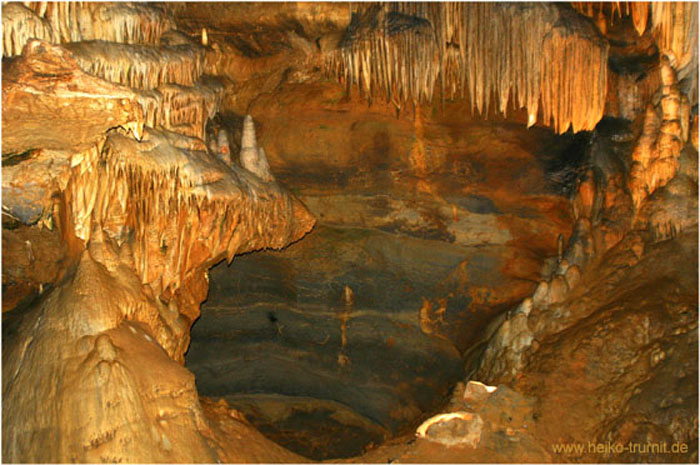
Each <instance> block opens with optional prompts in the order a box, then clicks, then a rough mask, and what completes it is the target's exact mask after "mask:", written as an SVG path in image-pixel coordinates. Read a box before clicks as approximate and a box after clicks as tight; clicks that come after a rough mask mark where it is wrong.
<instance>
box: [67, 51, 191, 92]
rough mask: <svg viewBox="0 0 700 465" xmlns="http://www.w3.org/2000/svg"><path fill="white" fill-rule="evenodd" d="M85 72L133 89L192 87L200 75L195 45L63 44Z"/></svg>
mask: <svg viewBox="0 0 700 465" xmlns="http://www.w3.org/2000/svg"><path fill="white" fill-rule="evenodd" d="M64 47H65V48H67V49H68V50H69V51H70V52H71V53H72V54H73V55H74V56H75V58H76V61H77V62H78V65H79V66H80V67H81V68H82V69H83V71H85V72H86V73H89V74H92V75H93V76H97V77H100V78H102V79H105V80H107V81H111V82H114V83H117V84H122V85H125V86H129V87H131V88H135V89H153V88H156V87H158V86H160V85H163V84H180V85H183V86H192V85H194V84H195V82H196V81H197V80H198V79H199V77H200V76H201V75H202V66H203V59H204V55H203V51H202V49H201V48H200V47H198V46H191V45H178V46H173V47H161V46H150V45H130V44H118V43H113V42H102V41H88V42H77V43H71V44H66V45H65V46H64Z"/></svg>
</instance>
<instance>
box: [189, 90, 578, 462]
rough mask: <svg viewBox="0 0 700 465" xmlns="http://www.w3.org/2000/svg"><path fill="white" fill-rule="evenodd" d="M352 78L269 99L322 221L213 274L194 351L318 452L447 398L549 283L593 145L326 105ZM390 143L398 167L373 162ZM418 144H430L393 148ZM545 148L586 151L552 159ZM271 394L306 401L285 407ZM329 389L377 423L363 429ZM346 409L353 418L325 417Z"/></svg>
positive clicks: (285, 176)
mask: <svg viewBox="0 0 700 465" xmlns="http://www.w3.org/2000/svg"><path fill="white" fill-rule="evenodd" d="M313 89H322V90H323V92H322V93H321V94H319V95H316V96H315V97H313V98H314V99H315V100H316V103H314V102H312V101H310V100H309V99H308V98H307V99H302V98H299V97H298V96H300V95H311V94H310V92H311V91H312V90H313ZM336 91H337V88H336V87H335V85H322V86H319V85H317V84H314V85H297V86H292V87H291V88H289V89H287V88H285V89H282V90H281V91H279V94H278V95H276V96H275V97H274V98H273V97H270V98H269V101H268V100H267V97H266V100H265V103H262V102H260V103H256V105H257V104H259V105H263V106H265V108H266V111H265V113H264V115H263V117H261V118H260V119H259V121H260V124H259V126H258V127H259V131H258V133H259V140H260V141H261V144H266V147H267V148H268V152H269V157H270V164H271V167H272V170H273V171H274V172H275V175H276V177H277V178H278V179H280V180H281V182H284V183H285V184H286V185H287V186H289V187H290V189H291V190H292V191H293V192H295V194H296V195H297V196H299V198H300V199H302V200H303V201H304V202H305V204H306V205H307V207H308V208H309V209H310V211H312V212H313V213H314V214H315V216H316V217H317V218H318V219H319V224H318V225H317V226H316V228H315V229H314V230H313V231H312V232H311V233H310V234H309V235H308V236H307V237H306V238H305V239H304V240H303V241H300V242H299V243H296V244H293V245H291V246H289V247H287V248H286V249H285V250H283V251H281V252H263V253H256V254H252V255H244V256H240V257H238V258H236V259H235V260H234V263H233V264H232V265H231V266H227V265H226V264H220V265H218V266H217V267H215V268H213V269H212V270H211V272H210V291H209V295H208V298H207V301H206V303H205V304H204V305H203V307H202V312H203V313H202V317H201V318H200V320H199V321H198V322H197V323H196V324H195V325H194V326H193V330H192V343H191V346H190V349H189V352H188V354H187V358H186V360H187V361H186V364H187V367H188V368H189V369H191V370H192V371H193V372H194V373H195V376H196V379H197V386H198V389H199V390H200V392H202V393H203V394H204V395H207V396H211V397H223V398H226V400H227V401H228V402H229V403H230V404H231V405H232V406H234V407H235V408H238V409H240V410H242V411H244V412H245V413H246V415H247V417H248V418H249V420H250V421H251V422H252V423H254V424H256V425H258V426H259V427H260V428H261V431H263V432H264V433H266V434H267V435H268V437H270V438H272V439H274V440H276V441H278V442H279V443H281V444H283V445H285V446H286V447H289V448H290V449H292V450H293V451H295V452H297V453H299V454H301V455H304V456H307V457H311V458H317V459H330V458H338V457H350V456H356V455H358V454H359V453H361V452H362V451H364V450H365V449H366V448H368V447H369V446H371V445H372V444H374V445H376V444H378V443H380V442H382V441H383V440H385V439H386V438H388V437H391V436H395V435H400V434H402V433H404V432H406V431H408V430H412V429H413V428H415V427H416V426H417V425H418V424H419V423H420V422H421V421H422V420H424V419H425V418H426V417H427V416H429V415H430V414H431V412H435V411H437V409H439V408H440V407H441V406H442V405H444V404H445V402H447V400H448V398H449V393H450V390H451V389H452V387H453V386H454V384H455V382H456V381H457V380H458V379H459V378H460V377H462V376H463V367H462V353H463V352H464V351H466V350H472V349H473V348H474V347H475V346H476V345H478V344H480V343H482V342H483V338H484V337H485V334H487V331H486V326H487V323H488V322H489V321H491V319H492V318H493V317H494V316H495V315H498V314H499V313H500V312H502V311H503V310H504V309H506V308H507V307H508V306H509V305H513V304H515V303H517V302H518V301H519V300H520V299H522V298H523V297H524V296H526V295H528V293H531V292H532V291H533V290H534V288H535V286H536V284H537V282H538V280H539V279H540V278H541V271H542V269H543V265H544V262H545V260H546V259H547V258H548V257H550V256H552V255H553V254H556V250H557V238H558V236H559V235H560V234H564V235H567V234H568V231H569V228H570V221H571V219H570V218H571V217H570V216H569V209H568V200H567V198H566V195H567V191H566V189H567V188H568V187H567V186H568V185H569V184H570V182H571V179H573V178H574V177H575V175H576V174H575V173H576V170H577V169H578V164H579V163H581V161H582V153H583V152H582V148H583V147H585V146H586V140H587V138H586V136H585V135H582V136H577V137H571V136H564V137H561V138H557V137H555V136H552V135H551V133H549V132H547V131H536V130H531V131H533V132H527V131H525V130H523V128H517V127H515V126H511V125H508V124H503V125H501V126H498V127H496V128H494V127H493V126H488V127H487V126H486V125H483V124H481V123H480V122H476V121H475V122H472V123H471V124H468V125H466V129H464V131H463V132H456V131H455V130H454V128H452V127H450V126H447V125H445V124H444V121H443V120H441V119H440V118H441V117H438V116H421V115H420V113H418V114H416V115H415V116H414V115H410V116H407V117H404V118H402V119H401V120H399V121H396V120H395V119H394V118H395V117H394V116H393V115H391V114H390V113H388V112H387V113H385V112H384V111H385V109H384V107H380V108H379V110H377V111H375V112H372V113H370V114H369V115H368V114H366V112H365V110H364V109H362V108H360V107H359V106H358V102H356V101H351V102H346V103H344V104H341V106H344V107H345V108H346V109H347V111H343V112H338V111H337V110H325V109H324V108H323V107H324V104H323V103H318V102H319V101H320V102H323V101H325V99H326V98H327V94H328V93H332V92H336ZM275 102H277V103H275ZM279 102H283V103H284V104H285V105H292V106H295V105H298V106H300V107H301V106H304V109H303V110H302V109H301V108H299V111H298V112H297V116H296V117H295V127H296V128H297V130H298V131H295V132H289V131H286V130H284V129H283V128H284V127H286V126H285V125H286V124H288V120H287V118H288V116H287V115H288V114H289V113H288V111H289V110H288V108H285V107H283V106H282V104H281V103H279ZM319 107H320V109H319ZM283 108H284V110H283ZM452 111H456V110H455V109H453V110H452ZM392 119H393V121H392ZM412 120H413V121H412ZM238 121H239V124H240V120H238ZM318 121H325V123H322V124H319V123H318ZM324 124H328V126H327V127H324V126H323V125H324ZM417 124H418V125H423V126H424V127H425V132H422V130H417V129H416V125H417ZM331 127H332V129H330V128H331ZM382 131H384V132H383V134H384V136H383V137H384V139H381V138H380V139H378V137H380V135H379V134H382ZM386 131H388V133H387V132H386ZM232 132H233V131H232ZM496 133H497V134H499V135H500V136H501V137H500V138H498V139H497V140H498V143H496V144H494V143H491V142H490V141H492V140H493V139H492V137H493V135H494V134H496ZM271 134H275V137H274V138H271V137H270V135H271ZM300 135H302V136H303V137H300ZM337 138H345V139H346V140H344V142H343V143H342V144H340V143H339V144H337V145H334V147H335V149H334V150H333V151H331V152H328V155H326V156H325V163H327V166H328V170H327V172H325V173H321V172H318V171H317V170H318V165H317V164H316V163H315V159H314V156H315V155H313V152H309V150H318V147H325V146H331V145H333V144H334V141H335V140H336V139H337ZM309 139H313V140H315V141H316V144H314V146H313V147H308V144H306V143H305V142H306V141H308V140H309ZM377 140H386V141H387V143H386V150H387V153H386V162H385V161H382V160H381V159H379V158H377V157H376V155H375V158H372V159H369V160H367V159H364V160H363V159H359V160H357V159H356V158H357V157H358V154H360V155H359V156H361V154H362V153H365V152H366V153H373V149H372V148H371V144H374V143H376V141H377ZM523 140H526V141H527V142H526V143H524V144H523ZM367 141H369V144H370V147H367V148H366V149H362V148H361V147H363V144H366V143H367ZM372 141H374V142H372ZM416 141H419V142H420V144H423V145H422V147H423V148H422V149H421V150H422V152H421V153H422V155H421V154H420V153H417V154H416V153H414V155H412V156H410V157H409V158H408V159H406V157H403V158H399V160H396V159H393V161H391V160H392V158H391V157H392V156H393V155H394V154H398V153H402V152H403V151H404V150H405V151H407V152H410V151H411V150H414V149H415V147H416V144H417V143H418V142H416ZM302 144H303V145H302ZM470 144H471V145H470ZM542 144H550V145H551V146H552V147H553V148H554V150H559V151H561V152H562V153H567V154H568V155H569V157H570V159H569V160H568V161H566V162H562V161H560V160H558V159H557V158H556V157H554V156H553V155H551V154H549V155H548V154H546V153H545V152H544V151H542V150H541V147H542ZM358 150H360V151H359V152H358ZM415 150H417V149H415ZM415 150H414V151H415ZM302 154H303V155H302ZM319 156H320V154H319ZM397 156H398V155H397ZM282 157H284V159H282ZM420 157H424V159H423V161H420V160H419V158H420ZM421 163H427V164H428V166H429V168H428V167H426V166H423V165H421ZM421 166H423V167H422V168H421ZM290 167H293V168H290ZM455 167H461V168H462V169H461V171H460V170H455ZM335 173H337V174H340V173H343V174H342V176H340V177H335V176H334V174H335ZM497 173H498V174H497ZM272 395H282V396H285V397H286V398H288V399H289V400H288V402H295V403H296V405H298V412H297V413H295V414H294V415H291V414H289V415H282V416H279V415H278V416H274V415H270V414H269V405H270V400H269V399H270V396H272ZM294 399H297V400H296V401H295V400H294ZM328 401H333V402H337V403H340V404H342V405H343V406H344V408H347V409H349V410H350V411H352V412H353V415H355V416H358V417H360V418H363V422H361V423H360V425H361V424H369V425H371V427H369V426H367V427H364V428H365V429H364V431H362V432H361V434H360V433H358V432H357V431H358V428H359V427H358V426H357V422H356V421H355V422H348V421H347V420H346V419H343V418H344V416H343V415H341V414H340V413H338V412H340V411H341V410H340V409H339V408H336V407H332V405H333V404H332V403H330V402H328ZM329 409H330V411H334V412H336V413H335V414H333V417H336V418H339V420H334V421H337V422H338V425H339V426H337V425H335V424H334V426H333V427H330V426H329V423H328V420H325V419H324V418H327V417H328V413H327V412H328V411H329ZM313 416H315V417H316V418H317V420H318V421H319V424H318V425H317V426H313V421H314V420H313V418H312V417H313ZM292 424H296V428H297V432H296V433H292V432H289V430H290V429H291V425H292ZM324 425H325V426H324ZM304 431H306V432H304ZM312 431H313V433H312ZM342 431H344V432H345V434H347V435H348V439H347V440H345V441H340V439H339V437H341V434H340V432H342ZM377 431H381V432H382V434H381V435H380V434H378V432H377ZM358 435H360V436H361V439H356V438H357V437H358ZM324 442H325V443H326V444H328V445H329V446H328V447H327V448H325V449H323V448H321V447H320V446H318V444H320V443H324ZM336 442H338V446H337V447H336V446H335V445H334V444H336ZM331 445H333V446H331ZM343 447H344V449H343ZM336 454H337V455H336Z"/></svg>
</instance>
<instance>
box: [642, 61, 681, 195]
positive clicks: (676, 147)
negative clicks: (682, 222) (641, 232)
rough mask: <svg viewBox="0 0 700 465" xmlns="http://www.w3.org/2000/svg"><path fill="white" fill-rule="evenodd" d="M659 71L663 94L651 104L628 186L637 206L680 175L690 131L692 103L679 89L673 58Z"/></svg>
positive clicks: (664, 63) (648, 107)
mask: <svg viewBox="0 0 700 465" xmlns="http://www.w3.org/2000/svg"><path fill="white" fill-rule="evenodd" d="M659 72H660V74H661V83H662V86H661V89H660V93H661V97H660V100H659V103H658V105H657V107H654V106H653V105H652V104H651V103H650V104H649V105H648V106H647V109H646V114H645V116H644V126H643V129H642V133H641V135H640V137H639V140H638V142H637V146H636V147H635V150H634V152H633V153H632V160H633V162H632V166H631V168H630V175H629V180H628V187H629V190H630V193H631V195H632V200H633V201H634V205H635V207H637V208H639V206H640V205H641V203H642V201H643V200H645V199H646V197H647V196H648V195H649V194H652V193H653V192H654V191H655V190H656V189H657V188H659V187H662V186H664V185H666V183H668V182H669V181H670V180H671V179H673V177H674V176H675V175H676V172H677V171H678V167H679V158H680V154H681V150H682V149H683V146H684V144H685V143H686V142H687V140H688V134H689V126H690V103H689V100H688V97H687V96H686V95H685V94H683V93H682V92H680V90H679V87H678V80H677V77H676V70H675V69H674V68H673V67H672V66H671V63H670V60H669V59H667V58H665V59H664V60H663V61H662V63H661V67H660V70H659Z"/></svg>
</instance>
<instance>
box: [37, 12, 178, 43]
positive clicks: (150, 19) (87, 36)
mask: <svg viewBox="0 0 700 465" xmlns="http://www.w3.org/2000/svg"><path fill="white" fill-rule="evenodd" d="M27 3H28V6H29V8H31V9H32V10H34V12H35V13H36V14H38V15H39V16H40V17H42V18H46V20H47V21H48V22H49V24H50V25H51V28H52V30H53V33H54V36H53V42H54V43H62V42H78V41H82V40H105V41H110V42H119V43H125V44H154V45H155V44H158V43H159V42H160V37H161V35H162V34H163V33H164V32H165V31H167V30H168V29H171V28H173V22H172V21H171V19H170V18H169V17H168V16H167V15H166V14H165V13H164V12H163V11H161V10H160V9H158V8H156V7H153V6H151V5H147V4H140V3H131V2H123V3H122V2H113V3H102V2H27Z"/></svg>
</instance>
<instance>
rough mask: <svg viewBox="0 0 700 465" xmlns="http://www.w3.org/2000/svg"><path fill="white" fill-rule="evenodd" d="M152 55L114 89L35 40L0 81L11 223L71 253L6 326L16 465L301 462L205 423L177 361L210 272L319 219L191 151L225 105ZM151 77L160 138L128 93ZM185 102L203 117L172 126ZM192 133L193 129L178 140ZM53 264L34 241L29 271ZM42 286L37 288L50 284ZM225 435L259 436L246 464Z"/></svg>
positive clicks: (225, 423) (9, 446)
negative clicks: (39, 229)
mask: <svg viewBox="0 0 700 465" xmlns="http://www.w3.org/2000/svg"><path fill="white" fill-rule="evenodd" d="M52 8H56V6H55V5H54V6H52ZM80 44H86V46H89V45H90V44H91V43H90V42H87V43H86V42H82V43H78V44H76V45H80ZM116 45H117V44H113V43H105V45H104V47H106V48H107V49H109V48H110V47H115V46H116ZM131 47H146V46H144V45H139V46H137V45H133V46H131ZM69 49H71V50H73V51H74V52H76V51H80V49H79V48H75V47H73V48H70V47H69ZM128 50H132V49H130V48H129V49H128ZM155 50H156V52H155V53H161V55H160V60H163V61H164V62H165V63H166V65H164V67H163V68H162V69H151V68H148V66H149V63H148V62H146V61H139V58H140V57H139V55H129V54H126V55H124V56H122V58H121V60H122V62H121V63H117V64H116V65H115V66H116V67H117V69H124V68H125V67H128V65H129V64H130V63H133V65H135V66H142V67H145V68H144V70H143V75H138V73H136V74H134V73H127V74H126V75H128V76H132V77H131V78H130V79H127V80H125V81H121V80H119V79H116V78H115V80H116V81H117V84H112V83H109V82H107V81H104V80H102V79H99V78H98V77H93V76H90V75H88V74H85V73H84V72H83V71H82V70H81V69H80V67H79V66H80V63H81V62H80V60H81V58H80V55H73V54H71V52H70V51H69V50H68V49H65V48H62V47H59V46H52V45H50V44H48V43H46V42H39V41H29V42H28V44H27V46H26V47H25V49H24V54H23V55H22V56H20V57H18V58H16V59H15V60H14V61H13V62H11V63H10V64H9V65H8V66H6V67H4V72H5V73H4V76H5V78H4V79H3V110H4V111H3V129H5V131H4V132H3V151H4V152H3V153H4V155H3V161H4V162H5V159H6V158H7V160H8V161H11V163H9V164H8V166H6V169H5V170H3V191H4V196H5V197H6V198H8V197H9V200H8V201H7V202H4V206H5V208H4V209H3V210H4V212H5V213H6V214H7V215H9V217H11V218H13V219H14V221H18V222H20V223H26V224H32V223H35V222H37V221H40V222H41V224H42V225H43V226H44V227H47V228H52V229H54V230H57V232H58V235H59V237H61V238H62V240H63V241H64V242H65V244H66V248H65V251H64V255H63V256H59V257H54V258H53V259H52V260H55V261H56V262H58V268H59V271H57V272H56V271H54V272H53V273H57V275H56V277H55V278H53V279H55V281H53V282H51V285H52V287H50V288H49V289H48V290H47V292H46V293H45V294H44V295H43V296H41V297H40V298H39V299H38V301H36V303H35V304H34V305H31V306H30V307H29V308H27V309H26V310H25V311H24V312H23V313H22V317H21V321H18V322H17V325H13V324H12V323H8V325H9V327H10V328H11V329H8V331H11V332H6V334H5V335H6V338H5V341H4V343H3V370H4V373H5V374H6V375H7V376H6V378H5V382H4V383H3V398H4V399H5V402H6V404H5V405H6V406H7V408H5V409H4V411H3V434H4V436H5V437H6V438H7V441H6V442H5V443H4V444H5V446H4V447H3V457H4V458H5V459H6V460H11V461H59V462H69V461H81V462H122V461H142V462H154V461H165V462H194V461H208V462H214V461H217V460H218V461H221V460H225V461H239V460H242V459H243V458H244V457H245V459H246V460H249V459H250V458H251V457H255V456H256V454H259V455H258V460H262V461H270V460H285V459H287V460H296V459H295V456H294V455H293V454H291V453H289V452H287V451H285V450H283V449H282V448H280V447H277V446H275V445H273V444H267V441H266V440H265V439H264V438H263V437H262V436H260V434H259V433H257V432H255V431H254V430H252V428H251V427H250V426H248V425H247V424H246V423H245V422H242V421H241V420H240V419H235V418H234V417H235V415H234V417H231V416H230V415H229V413H230V411H229V409H228V408H225V407H220V408H218V409H216V408H215V409H211V408H210V409H209V410H207V411H206V412H205V411H204V410H203V409H202V406H201V404H200V402H199V398H198V395H197V392H196V390H195V385H194V377H193V375H192V374H191V373H189V372H188V371H187V370H186V369H184V368H183V367H182V366H181V363H182V361H183V356H184V353H185V351H186V350H187V347H188V345H189V328H190V326H191V324H192V322H193V321H194V320H195V319H196V318H197V317H198V315H199V305H200V303H201V302H202V301H203V300H204V299H205V298H206V293H207V288H208V279H207V269H208V268H209V267H210V266H212V265H213V264H215V263H216V262H218V261H221V260H222V259H224V258H228V260H229V261H230V260H231V259H232V258H233V256H234V255H235V254H237V253H243V252H245V251H251V250H256V249H261V248H267V247H271V248H280V247H283V246H284V245H286V244H287V243H289V242H293V241H295V240H297V239H299V238H300V237H302V236H303V235H304V234H305V233H306V232H308V231H309V230H310V229H311V228H312V226H313V224H314V219H313V217H312V216H311V215H310V214H309V213H308V212H307V210H306V209H305V208H304V206H303V205H302V204H301V203H299V201H298V200H296V199H295V198H294V197H293V196H291V194H289V193H288V192H287V191H286V190H285V189H284V188H282V187H281V186H279V185H277V184H274V183H265V184H263V183H262V182H261V181H260V180H259V179H258V178H256V177H255V176H253V175H251V174H250V173H248V172H247V171H245V170H244V169H242V168H241V167H239V166H237V165H230V164H224V163H222V162H221V161H220V160H219V159H217V158H216V157H215V156H214V155H213V154H210V153H208V151H207V148H206V144H205V142H204V141H202V140H200V139H197V138H191V137H188V136H187V134H188V132H189V133H192V132H193V133H194V134H191V135H194V136H200V137H202V136H203V132H204V124H205V122H206V119H207V118H208V117H210V116H211V115H213V114H214V113H216V111H217V108H216V107H217V106H218V100H217V99H216V98H215V95H216V94H213V95H214V97H213V98H209V100H207V95H208V94H207V93H206V92H207V89H206V88H204V89H202V90H199V91H188V90H186V89H185V90H184V91H179V90H178V88H177V85H178V84H193V83H194V80H195V79H198V78H199V74H196V75H195V77H194V78H192V79H190V80H188V79H186V78H181V77H180V76H184V75H187V74H186V73H185V74H182V73H181V72H180V71H179V70H178V71H173V72H171V71H169V69H172V68H168V66H169V65H168V63H177V62H178V61H179V60H180V57H178V56H171V55H167V53H166V54H165V55H163V54H162V53H163V52H162V51H161V49H155ZM76 58H77V60H76ZM129 60H132V61H129ZM159 63H160V61H159ZM184 63H185V64H184V65H178V66H184V67H185V68H187V66H188V65H187V62H186V60H185V62H184ZM105 69H109V68H105ZM87 71H88V72H90V73H95V74H98V75H100V73H99V72H98V71H99V70H96V69H91V68H89V69H87ZM150 76H157V77H158V81H157V86H159V92H162V93H161V94H160V95H161V96H162V97H161V98H160V101H159V100H156V109H155V110H153V112H154V113H158V112H160V113H161V114H165V115H164V117H161V118H160V122H162V123H163V125H162V126H161V125H159V124H157V123H158V121H155V118H154V117H153V116H152V115H149V111H148V110H149V108H148V107H146V110H147V111H146V112H145V113H144V109H143V108H142V106H141V105H140V104H139V103H141V102H143V96H142V94H139V92H140V90H132V89H130V88H129V87H122V86H121V85H119V83H120V82H123V84H125V85H129V86H132V87H133V86H135V87H142V88H147V89H148V88H149V87H152V86H150V85H149V82H150V81H148V80H147V78H150ZM102 77H106V78H110V77H112V75H108V74H106V75H104V76H102ZM134 79H135V80H134ZM173 86H175V87H173ZM171 89H173V90H174V91H175V92H173V91H172V90H171ZM192 89H195V88H192ZM187 92H190V94H194V97H193V98H194V99H196V98H198V97H197V94H196V92H199V93H200V95H202V97H201V98H200V101H199V102H198V103H196V104H195V105H194V108H195V112H194V114H193V112H192V111H190V113H189V115H188V114H186V115H185V117H184V118H183V117H182V116H180V117H178V116H177V114H176V112H178V111H181V108H182V106H185V105H183V103H181V102H179V101H178V98H180V97H179V95H187ZM181 100H182V99H181ZM197 105H199V106H197ZM183 120H184V122H185V123H191V124H192V125H193V126H194V129H195V130H194V131H192V130H190V129H188V128H186V127H185V128H182V127H181V124H178V123H182V122H183ZM147 123H150V124H149V125H151V124H153V125H158V126H160V127H163V129H154V128H152V127H148V126H149V125H147ZM166 128H170V129H174V130H178V129H179V130H180V131H181V134H178V133H176V132H170V131H168V130H167V129H166ZM21 231H23V230H21V229H20V230H18V234H22V232H21ZM25 237H29V236H25ZM17 242H19V243H20V244H21V239H20V240H19V241H17ZM14 243H15V242H7V243H6V242H5V241H3V248H5V245H7V246H8V247H12V244H14ZM20 247H21V246H20ZM10 250H12V249H10ZM35 250H36V254H37V255H36V256H35V255H34V254H35ZM44 251H45V249H44V248H43V246H42V245H33V244H32V242H31V241H30V240H26V241H25V250H24V252H25V253H26V255H27V257H26V261H27V262H29V264H30V265H31V264H32V263H35V261H36V260H37V257H38V259H39V261H38V262H36V263H37V265H39V264H40V263H41V260H44V259H47V256H46V254H45V253H44ZM39 266H40V265H39ZM49 276H51V272H49ZM4 277H5V273H3V279H4ZM36 279H39V280H41V281H40V285H41V286H43V284H44V283H45V282H46V281H47V280H52V278H47V277H44V276H41V275H38V276H37V278H36ZM42 292H43V288H42V287H40V288H39V293H40V294H41V293H42ZM5 302H6V301H4V303H5ZM178 362H179V363H178ZM28 386H34V387H35V388H32V389H28V388H27V387H28ZM217 412H218V413H217ZM207 415H208V416H207ZM239 418H240V417H239ZM210 424H211V426H210ZM223 430H227V432H230V431H250V434H248V433H245V434H246V435H247V436H248V437H249V438H251V437H253V436H255V437H257V438H258V439H257V440H258V442H259V444H260V447H259V448H257V449H256V446H252V449H249V452H242V450H243V448H242V447H241V445H240V444H239V445H238V446H236V445H235V444H234V443H231V442H229V441H228V440H227V439H225V434H224V433H222V431H223ZM251 435H252V436H251ZM266 444H267V445H266ZM241 454H243V455H241Z"/></svg>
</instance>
